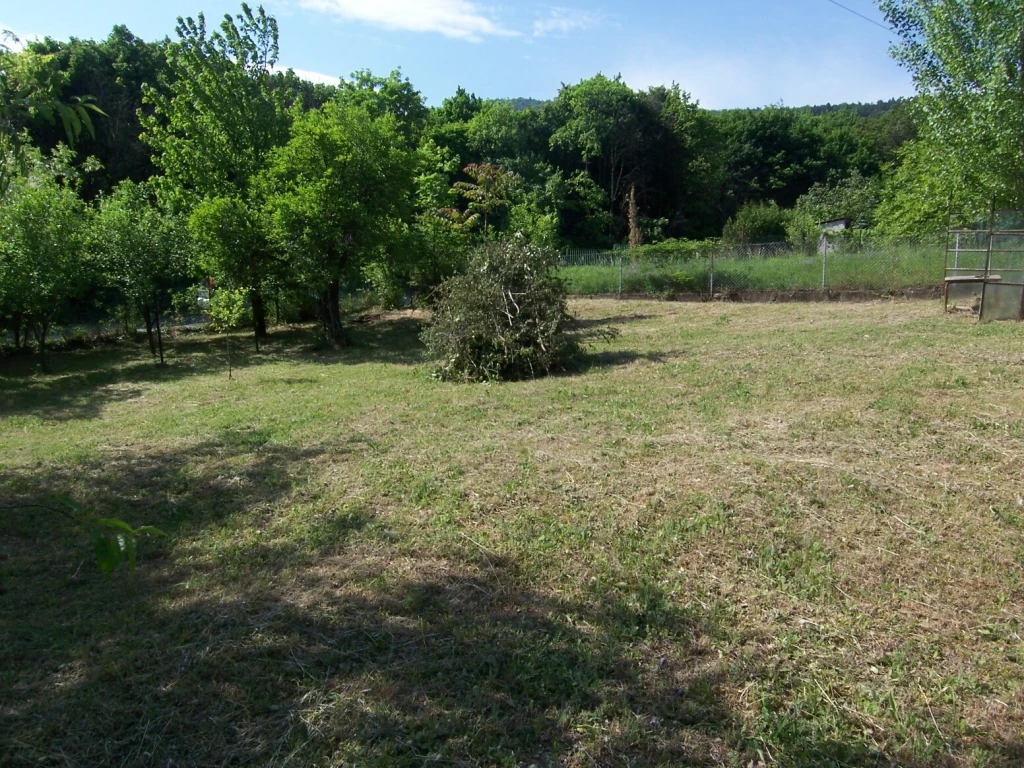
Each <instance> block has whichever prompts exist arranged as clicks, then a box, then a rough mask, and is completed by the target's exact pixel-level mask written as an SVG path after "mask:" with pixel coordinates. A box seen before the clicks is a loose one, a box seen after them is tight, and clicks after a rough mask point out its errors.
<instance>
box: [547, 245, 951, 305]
mask: <svg viewBox="0 0 1024 768" xmlns="http://www.w3.org/2000/svg"><path fill="white" fill-rule="evenodd" d="M945 245H946V244H945V235H943V234H939V235H934V236H927V237H916V238H903V239H894V238H882V237H868V236H861V235H859V234H858V233H850V234H849V235H847V236H844V237H841V238H836V239H823V240H822V241H821V242H820V243H814V244H811V245H809V246H798V245H794V244H792V243H762V244H757V245H740V246H722V245H719V246H714V247H709V248H708V249H706V250H702V251H687V252H683V251H680V252H671V251H669V252H664V251H662V252H656V251H653V250H651V251H645V250H641V251H640V252H639V253H636V252H630V251H626V250H615V251H569V252H566V253H563V254H562V256H561V259H560V267H561V269H560V272H561V275H562V277H563V279H564V280H565V282H566V285H567V286H568V288H569V292H570V293H572V294H575V295H580V296H594V295H609V294H618V295H624V294H647V295H653V296H666V295H680V294H692V295H699V296H701V297H705V298H710V297H714V296H717V295H722V296H727V295H729V294H732V293H762V292H768V293H780V292H798V291H800V292H808V291H823V292H831V291H871V292H893V291H903V290H912V289H922V288H935V287H937V286H941V285H942V283H943V278H944V270H945V255H946V251H945Z"/></svg>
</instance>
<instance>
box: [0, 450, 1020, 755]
mask: <svg viewBox="0 0 1024 768" xmlns="http://www.w3.org/2000/svg"><path fill="white" fill-rule="evenodd" d="M359 450H360V444H358V443H355V442H343V443H340V444H339V445H335V446H329V445H321V446H317V447H313V448H303V449H300V448H292V447H287V446H279V445H275V444H273V443H271V442H268V440H267V439H266V436H265V435H263V434H262V433H260V432H259V431H258V430H243V431H231V432H225V433H223V434H221V435H219V436H217V437H216V438H213V439H210V440H207V441H205V442H203V443H201V444H199V445H197V446H192V447H184V448H180V449H174V450H169V451H165V452H151V453H149V454H145V455H141V456H133V457H130V458H129V457H122V458H121V459H118V458H117V457H116V456H108V457H104V458H103V459H102V460H100V459H98V460H96V461H94V462H92V463H89V464H86V465H79V466H75V467H56V466H41V467H37V468H35V469H32V470H24V471H20V472H17V473H12V472H6V473H5V474H4V475H3V476H0V481H2V484H0V504H4V505H9V504H13V503H19V502H26V503H28V502H31V503H46V502H47V501H48V500H49V498H50V494H51V493H52V492H53V489H56V488H64V487H66V486H68V485H72V486H74V487H75V489H76V490H75V492H76V495H77V497H78V498H79V499H80V500H82V501H83V502H87V503H95V504H96V505H97V509H98V510H102V511H103V512H104V513H105V514H106V513H108V512H107V510H109V514H112V515H117V516H120V517H123V518H124V519H126V520H129V522H132V523H134V524H140V523H148V524H156V525H160V526H161V527H163V528H164V529H166V530H167V532H168V533H170V534H172V536H173V538H172V540H171V541H170V542H168V543H166V544H159V545H158V546H157V547H156V548H155V549H154V548H152V547H147V548H146V550H145V552H144V554H145V555H146V556H145V557H144V559H143V561H142V563H141V565H140V569H139V571H138V573H137V575H136V578H135V580H134V581H128V580H127V579H125V578H123V577H118V578H115V579H111V580H106V579H104V578H102V577H101V576H100V575H99V574H98V573H97V572H96V571H95V568H94V566H93V565H92V564H91V563H88V562H82V561H83V560H85V559H87V553H84V552H83V548H82V542H81V541H79V540H77V539H76V538H75V537H74V536H72V535H70V534H68V533H67V532H61V530H60V528H61V526H62V525H63V521H62V520H61V519H57V520H56V521H54V520H43V519H41V518H40V517H39V516H38V513H27V512H22V513H18V514H15V515H12V513H10V512H7V513H5V514H7V518H6V519H5V525H4V527H3V528H2V529H0V552H2V553H3V558H2V560H0V573H2V577H3V582H4V585H5V587H6V594H3V595H2V596H0V670H2V672H0V675H2V676H0V681H2V686H0V753H2V754H3V755H5V760H10V761H11V762H12V763H16V762H18V761H21V762H27V763H38V762H42V761H44V760H47V759H49V758H53V757H59V759H60V760H61V761H62V762H66V763H68V764H72V765H94V764H104V765H154V766H157V765H159V766H166V765H177V766H183V765H223V764H229V763H230V764H246V763H251V764H259V765H281V766H283V765H286V764H287V765H292V766H295V765H322V764H349V765H380V766H391V765H397V766H419V765H424V764H444V765H524V766H525V765H537V766H562V765H565V766H572V765H599V766H619V765H621V766H627V765H630V766H655V765H706V766H717V765H728V764H735V765H742V766H747V765H754V766H758V765H759V763H758V760H759V756H758V752H757V750H758V747H759V742H758V740H757V739H756V738H754V737H753V736H752V734H751V732H750V731H749V726H748V725H747V720H746V719H745V717H746V716H745V715H744V713H743V712H741V711H738V710H737V708H736V703H737V701H738V699H740V698H742V696H741V691H742V689H743V688H744V686H746V685H747V684H748V681H750V680H753V679H756V678H757V677H758V676H762V675H766V674H770V673H769V672H768V671H767V669H766V667H765V665H763V664H762V663H761V662H760V661H759V660H758V659H756V658H747V657H743V656H738V655H730V654H722V653H720V652H719V651H718V650H717V648H720V647H721V646H722V641H723V638H724V637H726V636H727V635H731V636H733V637H734V636H735V633H736V629H735V627H730V626H727V625H726V624H725V623H724V622H725V621H726V619H723V618H722V616H721V615H719V614H716V613H714V612H707V611H703V610H700V609H693V608H683V607H680V606H679V605H678V602H677V600H675V599H674V598H673V596H672V595H670V594H669V593H667V592H666V589H665V588H664V587H662V586H660V585H658V584H653V583H644V584H642V585H637V584H632V585H630V584H626V583H623V584H612V583H609V584H604V585H601V584H598V583H595V584H594V585H592V586H591V587H588V588H587V589H585V590H584V595H585V596H584V597H582V598H574V599H568V598H565V597H562V596H560V595H558V594H556V593H553V592H552V591H551V590H550V589H541V588H539V587H537V586H535V585H533V584H532V583H531V579H530V577H529V576H528V575H527V574H526V573H525V572H523V571H522V570H521V568H520V566H519V564H518V563H517V562H516V561H515V560H514V559H512V558H509V557H506V556H501V555H497V554H492V553H489V552H484V553H483V554H481V551H480V550H479V549H478V548H476V547H474V548H472V550H470V551H472V552H473V553H474V554H472V555H467V554H459V553H457V552H450V553H449V554H447V555H441V554H439V553H437V552H435V551H433V550H430V549H427V550H424V549H423V548H422V546H415V542H413V541H410V540H403V539H402V536H401V533H400V532H397V531H393V530H390V529H389V528H388V526H387V524H386V523H385V522H383V521H381V520H379V519H377V516H376V515H375V514H374V512H373V510H372V509H370V508H368V507H366V506H365V505H364V504H348V505H341V506H339V505H338V504H337V503H331V500H330V499H328V498H320V499H313V498H310V497H309V496H308V490H307V488H308V482H307V476H306V469H307V468H308V466H309V465H310V464H311V463H319V462H324V461H332V460H337V461H344V460H346V457H347V456H349V454H351V453H353V452H357V451H359ZM297 505H307V506H309V508H310V509H309V511H310V514H308V515H306V516H304V517H302V518H298V517H293V518H289V519H288V520H286V521H285V522H286V523H287V525H286V526H281V525H276V524H275V518H276V517H277V516H278V515H281V514H284V513H286V512H287V511H288V510H291V509H294V508H295V507H296V506H297ZM225 530H227V531H234V532H237V533H238V535H236V536H233V537H229V540H228V541H227V542H224V541H223V539H222V538H221V539H219V541H218V543H216V544H214V542H213V541H212V540H211V539H210V536H211V535H212V533H213V532H214V531H225ZM154 554H155V555H156V556H155V557H154ZM776 738H778V739H779V740H782V741H783V743H784V745H785V748H786V751H785V761H784V762H782V763H778V764H785V765H794V766H807V767H808V768H809V767H810V766H818V765H835V766H848V767H849V768H867V766H883V765H886V766H888V765H897V764H898V765H906V766H914V764H913V763H908V762H905V761H901V760H899V759H898V756H896V755H883V754H880V753H878V752H875V751H873V750H872V749H871V748H870V747H869V746H868V745H867V744H865V743H861V742H859V741H851V742H839V741H831V740H817V739H815V738H813V737H811V736H806V735H804V734H802V733H801V732H800V730H799V728H792V729H791V731H785V730H780V733H779V734H776ZM995 749H998V750H1001V751H1000V752H999V754H1003V753H1005V755H1006V756H1007V757H1006V761H1005V763H1003V764H1005V765H1007V766H1009V765H1013V764H1015V763H1013V762H1012V760H1013V756H1014V755H1019V751H1014V750H1019V745H1015V744H1007V745H997V746H996V747H995ZM768 764H770V763H765V765H768ZM932 764H933V765H945V764H946V763H943V762H941V761H939V762H935V763H932ZM948 764H949V765H953V763H952V762H950V763H948ZM914 768H916V767H914Z"/></svg>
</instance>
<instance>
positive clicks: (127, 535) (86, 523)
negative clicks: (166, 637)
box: [0, 496, 167, 576]
mask: <svg viewBox="0 0 1024 768" xmlns="http://www.w3.org/2000/svg"><path fill="white" fill-rule="evenodd" d="M57 503H58V504H59V505H60V506H57V507H52V506H48V505H46V504H16V505H14V506H12V507H0V509H45V510H48V511H50V512H56V513H57V514H58V515H63V516H64V517H66V518H68V519H69V520H73V521H74V522H76V523H77V524H78V525H80V526H82V528H83V529H85V530H86V531H87V532H88V533H89V536H90V538H91V539H92V543H93V547H94V549H95V552H96V565H97V566H98V567H99V569H100V571H102V572H103V575H104V576H110V575H112V574H113V573H114V571H116V570H117V569H118V568H120V567H121V565H122V564H127V567H128V573H129V575H134V574H135V560H136V555H137V553H138V545H139V539H142V538H148V537H166V536H167V534H166V533H164V532H163V531H161V530H160V529H159V528H154V527H153V526H151V525H143V526H140V527H139V528H132V527H131V526H130V525H128V523H126V522H124V521H123V520H117V519H114V518H107V517H96V516H95V515H94V512H95V507H94V506H92V505H90V506H88V507H83V506H82V505H81V504H79V503H78V502H76V501H74V500H73V499H69V498H66V497H63V496H58V497H57Z"/></svg>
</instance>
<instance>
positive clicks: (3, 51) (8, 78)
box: [0, 32, 102, 198]
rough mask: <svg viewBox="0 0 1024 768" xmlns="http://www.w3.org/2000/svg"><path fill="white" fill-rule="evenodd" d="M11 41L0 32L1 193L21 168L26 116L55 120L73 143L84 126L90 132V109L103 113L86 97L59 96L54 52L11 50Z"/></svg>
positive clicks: (60, 76) (23, 166)
mask: <svg viewBox="0 0 1024 768" xmlns="http://www.w3.org/2000/svg"><path fill="white" fill-rule="evenodd" d="M9 40H16V38H14V36H13V35H12V34H11V33H10V32H0V198H2V197H3V196H4V195H5V194H6V193H7V191H8V189H9V188H10V185H11V183H12V180H13V178H14V175H15V174H16V173H17V172H19V171H21V172H24V171H26V159H27V154H26V153H27V147H28V144H27V141H26V134H25V130H24V129H25V125H26V123H27V122H28V121H29V120H31V119H42V120H45V121H47V122H50V123H54V122H56V121H57V120H58V119H59V120H60V123H61V126H62V128H63V129H64V138H65V139H67V141H68V143H69V144H71V145H74V143H75V142H76V141H77V139H78V138H79V137H80V136H81V135H82V132H83V131H85V132H87V133H89V134H94V133H95V129H94V127H93V123H92V117H91V113H96V114H102V110H101V109H100V108H99V107H97V106H96V104H95V103H94V102H93V99H92V98H91V97H89V96H82V97H73V98H71V99H69V100H67V101H62V100H61V99H60V89H61V85H62V84H63V82H64V75H63V73H61V71H60V70H59V68H58V67H57V65H56V62H55V61H54V58H53V56H50V55H45V54H39V53H36V52H34V51H31V50H29V51H21V52H19V53H14V52H12V51H11V50H10V48H9V47H8V46H7V42H8V41H9Z"/></svg>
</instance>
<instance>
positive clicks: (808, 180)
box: [28, 27, 915, 247]
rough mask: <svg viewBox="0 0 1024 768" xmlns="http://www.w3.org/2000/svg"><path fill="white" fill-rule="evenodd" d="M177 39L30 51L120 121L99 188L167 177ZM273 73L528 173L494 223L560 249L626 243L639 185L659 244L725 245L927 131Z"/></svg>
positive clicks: (430, 144)
mask: <svg viewBox="0 0 1024 768" xmlns="http://www.w3.org/2000/svg"><path fill="white" fill-rule="evenodd" d="M171 45H172V43H171V42H170V41H169V40H165V41H162V42H146V41H143V40H140V39H139V38H137V37H135V36H134V35H133V34H132V33H131V32H130V31H129V30H128V29H126V28H124V27H116V28H115V29H114V30H113V31H112V32H111V34H110V36H109V37H108V38H107V39H106V40H103V41H98V42H97V41H91V40H76V39H72V40H70V41H66V42H62V41H55V40H46V41H43V42H38V43H32V44H30V46H29V50H31V51H32V52H34V53H37V54H46V55H52V56H53V57H54V61H55V63H56V66H57V67H58V68H59V71H60V78H61V87H60V92H59V96H60V98H61V99H62V100H65V101H68V100H71V99H73V98H75V97H86V96H91V97H93V98H94V99H95V101H96V104H97V106H98V107H99V108H100V109H102V111H103V112H104V113H105V115H106V116H105V117H103V118H100V119H97V120H96V128H97V130H96V136H95V137H91V136H84V137H83V139H82V141H81V143H80V146H79V147H78V151H79V155H80V156H81V157H82V158H83V159H84V158H85V157H88V156H92V157H95V158H96V159H97V160H98V161H99V162H100V163H101V164H102V166H103V168H102V170H101V171H99V172H97V173H96V174H93V175H92V176H91V177H90V179H89V180H88V182H87V183H86V185H85V188H86V191H87V193H88V194H90V195H94V194H96V193H98V192H100V191H109V190H111V189H113V188H114V187H115V186H116V185H117V184H118V183H119V182H120V181H123V180H125V179H130V180H132V181H143V180H145V179H147V178H149V177H150V176H152V175H153V174H155V173H157V172H158V171H159V169H158V168H157V167H155V166H154V164H153V161H152V155H153V152H154V151H155V150H154V146H153V145H152V144H151V143H147V142H146V141H145V140H144V137H143V136H142V133H143V129H142V122H141V119H140V110H141V112H142V114H146V113H148V112H149V111H151V108H150V107H148V106H147V105H146V103H145V99H144V89H145V88H146V87H150V88H159V89H170V88H172V87H173V83H174V79H175V77H176V76H177V75H176V70H175V68H174V67H171V66H168V61H167V51H168V47H169V46H171ZM268 79H269V83H268V85H269V87H270V88H271V89H273V90H275V91H277V92H279V93H280V94H281V95H282V98H283V99H284V103H285V104H286V106H287V107H289V108H291V107H292V106H293V105H298V106H299V107H300V108H301V109H302V110H309V109H311V108H315V107H319V106H320V105H322V104H324V103H326V102H327V101H329V100H331V99H336V98H345V99H350V100H356V101H359V102H361V103H367V98H368V94H371V93H372V94H375V99H374V100H375V101H376V105H375V108H378V109H383V110H386V111H390V112H391V113H393V114H394V115H395V116H396V118H397V119H398V120H400V122H401V123H402V131H403V134H404V135H405V136H407V137H408V139H409V142H410V146H412V147H414V148H416V149H417V150H419V151H420V152H421V153H425V154H426V155H432V156H433V157H434V158H435V159H436V160H437V163H438V164H437V166H436V167H435V168H433V169H430V170H432V171H434V172H438V171H440V172H443V173H446V174H447V176H448V181H449V186H451V185H453V184H454V183H456V182H458V181H460V180H462V181H469V180H470V179H469V178H468V177H467V176H466V175H465V174H463V173H462V169H463V168H465V167H466V166H469V165H472V164H476V165H479V164H484V163H490V164H495V165H498V166H500V167H501V168H503V169H505V170H506V171H509V172H511V173H514V174H515V175H516V177H517V179H518V184H517V186H516V191H515V194H514V196H513V199H511V200H510V205H509V206H508V207H507V208H506V209H505V210H503V211H501V212H499V214H498V215H497V217H496V221H495V222H494V223H495V224H496V225H497V226H498V227H499V228H501V227H504V226H506V225H507V223H508V222H509V221H510V220H515V221H516V222H517V224H520V225H522V224H523V223H524V222H526V221H531V222H532V228H534V229H536V228H538V227H540V228H542V229H543V234H544V237H546V238H547V239H548V240H549V241H550V242H551V243H552V244H555V243H557V244H559V245H572V246H581V247H599V246H608V245H611V244H612V243H615V242H620V241H623V240H624V239H625V237H626V233H627V228H628V224H627V206H626V201H627V197H628V196H629V193H630V191H631V190H633V189H635V194H636V200H637V205H638V207H639V211H640V215H641V217H642V223H643V232H644V237H645V239H646V240H648V241H650V240H658V239H662V238H707V237H716V236H719V235H721V234H722V230H723V227H724V226H725V224H726V223H727V222H728V220H729V219H730V218H732V217H734V216H735V215H736V214H737V212H738V211H739V210H740V209H741V208H742V207H743V206H744V205H746V204H772V203H774V204H776V205H778V206H779V207H781V208H784V209H786V208H793V207H794V206H796V204H797V202H798V201H799V200H800V198H801V196H803V195H805V194H806V193H807V192H808V191H809V190H810V189H811V188H812V187H814V186H815V185H822V186H824V185H830V184H831V185H835V184H837V183H841V182H842V181H844V180H847V179H849V178H851V177H854V178H858V179H859V180H861V181H862V182H863V184H864V185H866V186H868V187H871V188H872V190H873V191H874V192H875V193H876V194H877V192H878V187H879V184H880V180H881V178H882V175H883V172H884V171H885V169H886V168H887V167H888V166H889V165H890V164H891V163H893V161H894V160H895V158H896V154H897V152H898V150H899V149H900V147H901V146H902V145H903V144H904V143H905V142H907V141H908V140H910V139H912V138H913V137H914V132H915V131H914V124H913V120H912V117H911V105H910V104H909V103H906V102H903V101H899V100H893V101H888V102H879V103H878V104H869V105H860V104H842V105H836V106H832V105H826V106H821V107H808V108H787V107H781V106H770V107H766V108H763V109H743V110H726V111H715V112H712V111H708V110H705V109H702V108H701V107H700V106H699V105H698V104H697V103H695V102H694V101H693V100H692V99H691V98H690V96H689V95H688V94H687V93H686V91H685V90H683V89H682V88H680V87H678V86H676V85H671V86H665V87H657V88H651V89H649V90H647V91H634V90H631V89H630V88H629V87H628V86H627V85H626V84H625V83H623V82H622V81H621V79H619V78H609V77H605V76H602V75H597V76H595V77H592V78H590V79H588V80H585V81H583V82H580V83H577V84H573V85H564V86H563V87H562V88H561V90H560V92H559V94H558V96H557V98H555V99H554V100H551V101H547V102H542V101H538V100H535V99H524V98H516V99H496V100H484V99H480V98H478V97H476V96H475V95H473V94H471V93H467V92H465V91H464V90H462V89H459V90H458V91H457V92H456V93H454V94H452V95H451V96H450V97H448V98H446V99H444V101H443V102H442V103H441V104H440V105H438V106H436V107H434V108H428V107H427V106H426V105H425V104H424V100H423V98H422V97H421V95H420V94H419V92H418V91H417V90H416V89H415V86H414V84H413V83H410V82H409V81H408V80H407V79H404V78H403V77H402V75H401V73H399V72H394V73H391V74H390V75H388V76H386V77H379V76H376V75H373V74H371V73H368V72H359V73H356V74H355V75H353V76H352V77H351V78H348V79H346V80H345V81H344V82H341V83H339V85H338V86H337V87H330V86H324V85H313V84H312V83H308V82H304V81H302V80H300V79H299V78H297V77H296V76H295V75H294V74H292V73H291V72H288V73H275V74H273V75H271V76H270V77H269V78H268ZM28 128H29V133H30V135H31V137H32V140H33V142H34V143H35V144H36V145H37V146H39V147H42V148H44V149H46V150H49V149H52V148H53V147H54V146H55V145H56V144H57V143H58V142H59V141H61V140H62V133H61V130H60V126H59V125H54V124H51V123H48V122H47V121H45V120H43V119H37V120H35V121H33V122H31V123H30V124H29V125H28ZM855 207H856V206H855ZM870 214H871V212H865V211H864V210H863V206H862V205H861V206H860V207H859V208H858V209H857V210H843V209H842V207H838V208H834V209H833V210H828V211H821V212H820V215H821V216H822V218H833V217H835V218H838V217H840V216H850V217H852V218H857V217H860V218H862V219H863V218H865V217H866V218H867V219H870V218H871V216H870ZM536 234H537V235H538V236H539V234H540V233H539V232H538V233H536ZM767 234H768V235H772V236H775V237H777V236H778V234H777V233H772V232H768V233H767Z"/></svg>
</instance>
